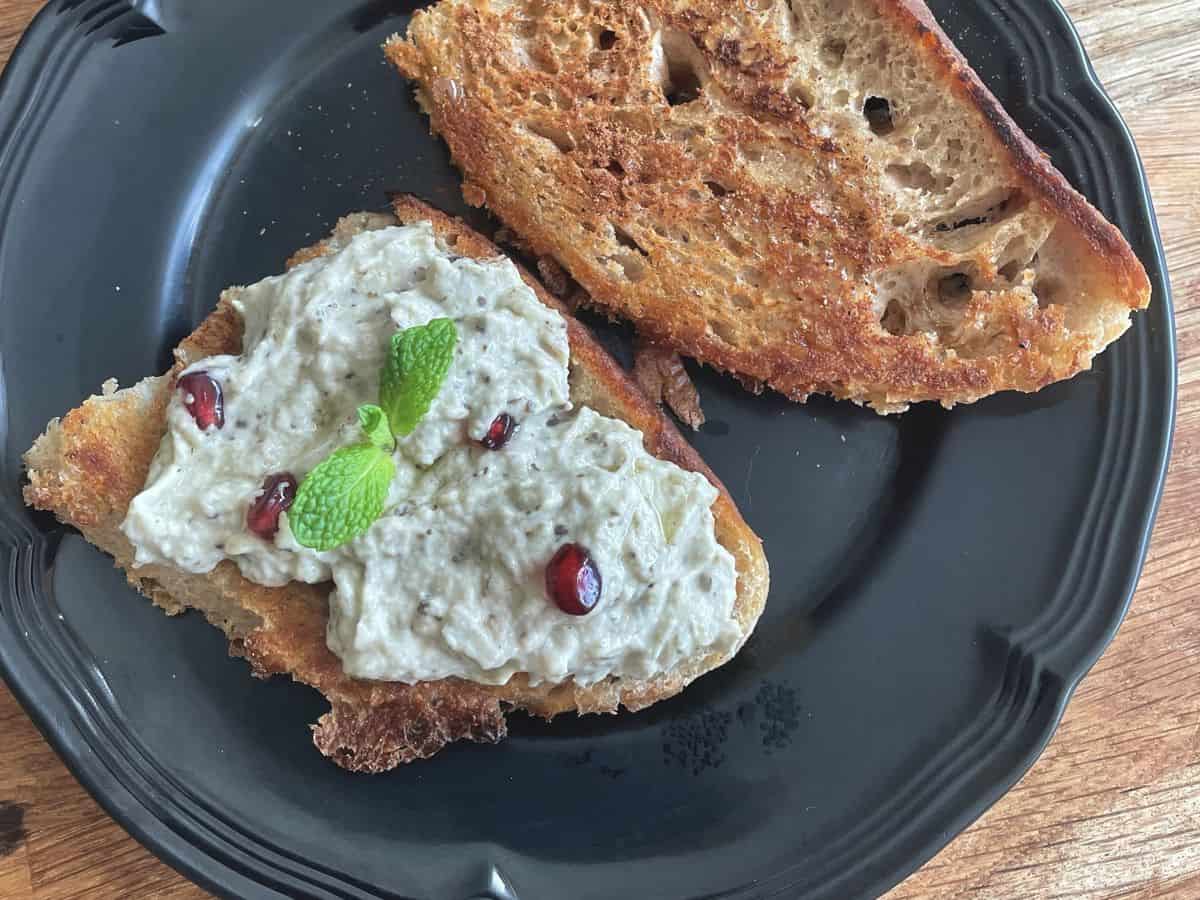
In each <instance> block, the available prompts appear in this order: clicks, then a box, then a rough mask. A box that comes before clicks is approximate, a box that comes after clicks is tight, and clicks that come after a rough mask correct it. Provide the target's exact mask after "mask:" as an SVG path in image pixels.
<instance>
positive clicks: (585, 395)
mask: <svg viewBox="0 0 1200 900" xmlns="http://www.w3.org/2000/svg"><path fill="white" fill-rule="evenodd" d="M397 220H398V221H399V222H402V223H409V222H415V221H421V220H429V221H431V222H432V223H433V226H434V229H435V231H436V232H437V233H438V234H439V235H440V236H441V237H442V239H443V240H445V241H446V242H447V243H449V244H450V245H452V246H453V248H454V250H455V252H457V253H459V254H462V255H465V256H472V257H479V258H483V257H494V256H497V255H498V253H499V252H498V251H497V250H496V248H495V247H494V246H493V245H491V244H490V243H489V242H487V241H486V240H484V239H483V238H482V237H480V236H479V235H477V234H476V233H474V232H472V231H471V230H470V229H469V228H467V227H466V226H465V225H463V224H462V223H461V222H459V221H457V220H454V219H451V218H449V217H448V216H446V215H444V214H443V213H441V212H438V211H437V210H434V209H432V208H430V207H428V206H426V205H425V204H423V203H421V202H420V201H418V200H416V199H414V198H411V197H397V198H396V199H395V201H394V216H385V215H379V214H367V213H358V214H354V215H351V216H347V217H346V218H344V219H343V220H342V221H341V222H339V223H338V226H337V228H336V229H335V232H334V234H333V235H332V236H331V237H330V238H329V239H327V240H326V241H323V242H321V243H320V244H318V245H316V246H315V247H311V248H307V249H306V250H303V251H300V252H299V253H297V254H296V256H294V257H293V258H292V260H290V261H289V266H290V265H295V264H297V263H299V262H302V261H304V260H305V259H311V258H313V257H314V256H317V255H321V254H323V253H326V252H330V251H331V250H333V249H336V248H337V247H338V246H340V244H341V243H342V242H344V241H345V240H347V239H349V237H351V236H352V235H353V234H355V233H357V232H359V231H361V230H364V229H367V228H377V227H382V226H383V225H387V224H395V223H396V221H397ZM521 274H522V277H523V278H524V279H525V280H526V282H527V283H528V284H529V285H530V287H531V288H533V290H534V292H535V293H536V294H537V296H538V299H539V300H541V301H542V302H543V303H546V304H547V305H549V306H552V307H554V308H556V309H558V310H560V311H563V310H562V306H561V304H559V302H558V301H557V300H555V299H554V298H553V297H551V296H550V295H549V294H548V293H547V292H546V291H545V290H544V289H543V288H542V287H541V285H539V284H538V283H537V281H536V280H535V279H533V278H532V277H531V276H530V275H529V274H528V273H527V272H525V271H523V270H522V272H521ZM236 290H237V289H231V290H230V291H227V292H226V293H225V294H224V295H223V296H222V299H221V301H220V303H219V304H218V306H217V308H216V310H214V312H213V313H212V314H211V315H210V316H208V318H206V319H205V320H204V322H202V323H201V324H200V326H199V327H198V328H197V329H196V330H195V331H194V332H193V333H192V334H191V335H190V336H189V337H188V338H187V339H185V340H184V341H183V342H182V343H181V344H180V346H179V347H178V348H177V350H176V359H177V362H176V364H175V366H174V367H173V368H172V369H171V371H170V372H168V373H167V374H166V375H163V376H159V377H155V378H148V379H146V380H144V381H142V382H140V383H139V384H137V385H135V386H134V387H131V388H128V389H126V390H123V391H115V389H113V390H106V392H105V394H104V395H101V396H95V397H92V398H91V399H89V400H87V401H86V402H85V403H84V404H83V405H82V406H80V407H78V408H76V409H74V410H72V411H71V412H69V413H67V414H66V415H65V416H64V417H63V418H62V419H61V420H60V421H58V420H56V421H55V422H51V424H50V426H49V427H48V429H47V431H46V433H45V434H43V435H42V436H41V437H40V438H38V440H37V441H36V442H35V443H34V445H33V447H32V448H31V449H30V450H29V451H28V452H27V453H26V455H25V461H26V466H27V470H28V474H29V484H28V485H27V486H26V488H25V500H26V502H27V503H29V504H30V505H32V506H35V507H37V508H39V509H45V510H49V511H51V512H53V513H54V514H55V515H56V516H58V518H59V519H61V520H62V521H63V522H66V523H67V524H70V525H73V526H75V527H77V528H79V529H80V531H81V532H82V533H83V535H84V537H86V538H87V539H88V540H89V541H90V542H91V543H93V544H95V545H96V546H98V547H100V548H101V549H102V550H104V551H105V552H107V553H110V554H111V555H112V556H113V557H114V558H115V560H116V563H117V565H118V566H119V567H121V568H122V569H124V570H125V573H126V576H127V577H128V579H129V582H130V584H132V585H133V586H134V587H135V588H137V589H138V590H139V591H141V592H142V593H143V594H145V595H146V596H148V597H150V598H151V599H152V600H153V601H154V602H155V603H156V604H157V605H159V606H161V607H162V608H163V609H164V610H166V611H167V612H168V613H171V614H174V613H178V612H182V611H183V610H185V609H188V608H196V609H199V610H201V611H202V612H203V613H204V614H205V616H206V617H207V618H208V619H209V621H211V622H212V623H213V624H214V625H217V626H219V627H221V628H222V630H224V632H225V633H226V635H227V637H228V638H229V641H230V652H231V653H232V654H234V655H237V656H242V657H244V658H245V659H246V660H247V661H248V662H249V663H250V665H251V667H252V671H253V673H254V674H255V675H258V676H260V677H266V676H269V675H276V674H286V675H290V676H291V677H292V678H293V679H295V680H296V681H299V682H302V683H304V684H307V685H310V686H312V687H314V688H316V689H317V690H319V691H320V692H321V693H322V694H324V695H325V697H326V699H328V701H329V703H330V706H331V709H330V711H329V712H328V713H326V714H325V715H323V716H322V717H321V718H320V720H319V721H318V722H317V723H316V724H315V725H314V726H313V742H314V743H315V744H316V746H317V747H318V749H320V751H321V752H322V753H324V754H325V755H326V756H328V757H330V758H331V759H332V760H333V761H334V762H336V763H337V764H338V765H340V766H343V767H344V768H347V769H351V770H354V771H360V772H380V771H384V770H386V769H390V768H393V767H395V766H396V765H398V764H400V763H406V762H411V761H412V760H415V759H420V758H424V757H428V756H430V755H432V754H433V753H436V752H437V751H438V750H439V749H440V748H441V747H443V746H444V745H445V744H447V743H449V742H451V741H455V740H473V741H482V742H495V741H499V740H500V739H502V738H503V737H504V735H505V714H506V713H507V712H508V711H510V710H513V709H524V710H528V711H529V712H531V713H533V714H534V715H538V716H543V717H546V718H550V717H552V716H555V715H557V714H559V713H563V712H568V711H577V712H579V713H590V712H609V713H611V712H616V711H617V709H618V707H619V706H624V707H626V708H628V709H631V710H637V709H641V708H643V707H646V706H649V705H650V704H652V703H654V702H656V701H658V700H661V699H663V698H665V697H669V696H671V695H673V694H675V693H678V692H679V691H680V690H682V689H683V688H684V687H685V686H686V685H687V684H688V683H689V682H691V681H692V680H693V679H695V678H696V677H698V676H699V675H701V674H703V673H704V672H706V671H709V670H710V669H712V668H715V667H716V666H718V665H720V664H721V663H723V662H725V661H726V659H727V658H728V656H721V655H719V654H709V655H705V656H703V657H699V658H695V659H692V660H689V661H688V662H687V663H686V664H685V665H683V666H681V667H679V668H678V669H677V670H675V671H673V672H669V673H665V674H664V675H662V676H660V677H656V678H654V679H649V680H643V681H622V680H619V679H612V678H610V679H608V680H606V681H602V682H599V683H597V684H594V685H590V686H587V687H581V686H578V685H575V684H574V683H573V682H571V681H567V682H565V683H562V684H557V685H538V686H530V685H529V684H528V682H527V679H526V678H525V676H524V675H517V676H514V677H513V679H511V680H510V681H509V682H508V683H507V684H504V685H499V686H491V685H482V684H476V683H473V682H469V681H466V680H463V679H458V678H447V679H442V680H439V681H431V682H422V683H419V684H415V685H404V684H399V683H394V682H374V681H365V680H360V679H355V678H350V677H348V676H346V675H345V674H344V672H343V671H342V667H341V662H340V660H338V658H337V657H336V656H335V655H334V654H333V653H332V652H331V651H330V650H329V648H328V647H327V645H326V641H325V629H326V622H327V617H328V602H327V598H328V591H329V585H327V584H326V585H307V584H300V583H297V582H292V583H290V584H288V585H285V586H283V587H277V588H272V587H263V586H261V585H257V584H254V583H252V582H250V581H248V580H246V579H245V578H243V577H242V576H241V574H240V573H239V571H238V570H237V567H236V566H235V565H234V564H233V563H231V562H229V561H225V562H222V563H221V564H220V565H218V566H217V567H216V568H215V569H214V570H213V571H212V572H210V573H207V574H204V575H191V574H188V573H184V572H180V571H178V570H175V569H173V568H171V567H167V566H145V567H140V568H134V567H133V565H132V559H133V550H132V547H131V546H130V545H129V542H128V541H127V540H126V538H125V536H124V535H123V534H122V532H121V531H120V523H121V521H122V520H123V519H124V516H125V511H126V510H127V508H128V505H129V502H130V500H131V499H132V498H133V497H134V495H135V494H137V493H138V492H139V491H140V490H141V489H142V486H143V484H144V482H145V478H146V472H147V470H148V468H149V465H150V461H151V459H152V457H153V455H154V453H155V451H156V450H157V448H158V444H159V442H160V440H161V437H162V434H163V432H164V430H165V413H166V404H167V401H168V400H169V398H170V395H171V392H172V390H173V389H174V381H175V378H176V376H177V375H178V373H179V372H180V371H181V370H182V369H183V368H184V367H185V366H187V365H189V364H190V363H191V362H194V361H195V360H198V359H202V358H204V357H206V356H211V355H214V354H220V353H237V352H240V350H241V334H242V325H241V320H240V317H239V316H238V314H237V312H236V311H235V310H234V308H233V306H232V305H231V302H230V300H231V298H232V296H233V295H234V294H235V293H236ZM564 316H566V320H567V324H568V338H569V342H570V348H571V376H570V378H571V395H572V399H573V400H575V401H576V402H578V403H584V404H587V405H589V406H593V407H594V408H596V409H597V410H598V411H600V412H602V413H605V414H608V415H615V416H618V417H620V418H622V419H624V420H625V421H627V422H628V423H629V424H631V425H633V426H634V427H635V428H638V429H639V430H641V431H642V433H643V435H644V436H645V444H646V448H647V450H648V451H649V452H651V453H653V454H654V455H656V456H658V457H660V458H662V459H668V460H670V461H672V462H675V463H676V464H678V465H680V466H682V467H683V468H686V469H689V470H692V471H696V472H700V473H701V474H703V475H704V476H705V477H707V478H708V479H709V480H710V481H712V482H713V484H714V485H716V486H717V487H718V489H719V496H718V498H717V500H716V501H715V503H714V507H713V512H714V517H715V520H716V528H717V538H718V540H719V541H720V543H721V544H722V545H723V546H724V547H725V548H726V549H728V550H729V551H730V553H732V554H733V556H734V559H735V561H736V566H737V572H738V597H737V602H736V615H737V618H738V621H739V624H740V625H741V628H742V632H743V641H744V639H745V637H747V636H749V634H750V632H751V631H752V630H753V627H754V624H755V622H756V621H757V619H758V617H759V615H760V614H761V612H762V608H763V605H764V603H765V601H766V595H767V586H768V572H767V564H766V559H765V557H764V556H763V553H762V547H761V542H760V541H759V539H758V537H757V536H756V535H755V534H754V533H753V531H751V530H750V528H749V526H748V525H746V523H745V521H744V520H743V519H742V518H741V515H740V514H739V513H738V511H737V509H736V507H735V506H734V504H733V501H732V499H731V498H730V497H729V494H728V492H727V491H726V490H725V488H724V486H723V485H721V484H720V482H719V481H718V480H717V479H716V477H715V476H714V475H713V473H712V472H711V471H710V470H709V469H708V468H707V466H705V465H704V463H703V462H702V461H701V460H700V458H699V456H698V455H697V454H696V452H695V451H694V450H693V449H692V448H691V447H690V446H689V445H688V444H687V443H686V441H684V440H683V438H682V437H681V436H680V434H679V432H678V431H677V430H676V429H675V427H674V426H673V425H671V423H670V422H669V421H667V420H666V419H665V418H664V416H663V415H662V414H661V413H660V412H659V411H658V410H656V409H655V408H654V407H653V405H652V404H650V403H649V402H648V401H647V400H646V398H645V397H644V396H643V395H642V394H641V393H640V392H639V391H638V390H637V388H636V387H635V386H634V385H633V384H632V383H631V381H630V380H629V378H628V377H627V376H626V374H625V373H624V372H623V371H622V370H621V369H620V368H619V367H618V366H617V365H616V363H615V362H614V361H613V360H612V358H611V357H609V356H608V355H607V354H606V353H605V352H604V350H603V349H601V347H600V346H599V345H598V344H597V343H596V342H595V340H594V338H592V336H591V335H590V333H589V332H588V331H587V329H586V328H584V327H583V326H582V325H581V324H579V323H578V322H577V321H575V320H574V319H573V318H571V317H570V316H569V315H568V314H566V313H565V312H564ZM739 646H740V645H739ZM729 655H730V656H731V655H732V654H729Z"/></svg>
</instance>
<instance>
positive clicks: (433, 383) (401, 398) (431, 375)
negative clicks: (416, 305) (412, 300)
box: [379, 319, 458, 437]
mask: <svg viewBox="0 0 1200 900" xmlns="http://www.w3.org/2000/svg"><path fill="white" fill-rule="evenodd" d="M457 343H458V331H457V330H456V329H455V328H454V323H453V322H452V321H451V320H449V319H434V320H433V321H431V322H429V323H428V324H426V325H422V326H421V327H419V328H406V329H405V330H404V331H400V332H397V333H396V334H394V335H392V348H391V353H389V354H388V359H387V363H386V364H385V365H384V367H383V375H382V376H381V377H380V380H379V405H380V406H382V407H383V411H384V412H385V413H387V418H388V421H389V422H391V424H392V433H393V434H395V435H396V436H397V437H401V436H403V435H406V434H411V433H412V430H413V429H414V428H416V427H417V423H418V422H420V421H421V419H422V418H423V417H424V415H425V414H426V413H427V412H429V407H430V405H431V404H432V403H433V398H434V397H436V396H437V395H438V391H440V390H441V389H442V382H444V381H445V380H446V373H447V372H449V371H450V363H451V362H452V361H453V359H454V346H455V344H457Z"/></svg>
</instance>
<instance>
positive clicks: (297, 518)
mask: <svg viewBox="0 0 1200 900" xmlns="http://www.w3.org/2000/svg"><path fill="white" fill-rule="evenodd" d="M395 475H396V464H395V463H394V462H392V457H391V454H389V453H386V452H385V451H383V450H381V449H379V447H377V446H375V445H374V444H355V445H353V446H351V447H343V448H342V449H341V450H335V451H334V452H333V453H331V454H330V455H329V456H327V457H326V458H325V460H324V461H323V462H322V463H321V464H320V465H318V466H317V467H316V468H315V469H313V470H312V471H311V472H309V473H308V475H306V476H305V478H304V481H302V482H301V483H300V489H299V490H298V491H296V500H295V502H294V503H292V508H291V509H290V510H288V512H287V517H288V524H289V525H290V526H291V528H292V534H294V535H295V536H296V541H297V542H298V543H299V544H301V545H302V546H305V547H310V548H312V549H313V550H332V549H333V548H335V547H340V546H341V545H342V544H344V543H346V542H347V541H349V540H353V539H354V538H356V537H358V536H359V535H360V534H362V533H363V532H365V531H366V530H367V529H368V528H370V527H371V523H373V522H374V521H375V520H376V519H378V518H379V514H380V513H382V512H383V503H384V501H385V500H386V499H387V493H388V487H389V486H390V485H391V483H392V478H393V477H395Z"/></svg>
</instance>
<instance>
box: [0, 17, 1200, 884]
mask: <svg viewBox="0 0 1200 900" xmlns="http://www.w3.org/2000/svg"><path fill="white" fill-rule="evenodd" d="M37 5H38V4H37V2H36V0H0V61H3V60H5V59H7V57H8V53H9V52H10V50H11V48H12V46H13V44H14V43H15V41H16V39H17V37H18V36H19V34H20V33H21V31H22V30H23V29H24V28H25V26H26V25H27V24H28V22H29V20H30V18H32V15H33V13H34V11H35V9H36V7H37ZM1067 7H1068V9H1069V10H1070V12H1071V14H1072V16H1073V17H1074V19H1075V22H1076V24H1077V26H1078V27H1079V30H1080V33H1081V34H1082V35H1083V38H1084V42H1085V43H1086V44H1087V46H1088V50H1089V52H1090V53H1091V56H1092V60H1093V62H1094V63H1095V66H1096V69H1097V71H1098V72H1099V73H1100V76H1101V78H1102V79H1103V80H1104V82H1105V84H1106V85H1107V87H1108V89H1109V91H1110V93H1111V94H1112V95H1113V96H1114V98H1115V99H1116V101H1117V104H1118V105H1119V106H1120V107H1121V110H1122V112H1123V113H1124V115H1125V117H1126V119H1127V121H1128V122H1129V125H1130V127H1131V129H1132V130H1133V133H1134V135H1135V136H1136V138H1137V141H1138V145H1139V147H1140V148H1141V152H1142V157H1143V159H1144V161H1145V165H1146V169H1147V172H1148V173H1149V176H1150V181H1151V184H1152V186H1153V190H1154V197H1155V202H1156V204H1157V207H1158V214H1159V221H1160V224H1161V227H1162V231H1163V238H1164V240H1165V242H1166V246H1167V257H1168V261H1169V264H1170V269H1171V273H1172V282H1173V284H1174V288H1175V304H1176V323H1177V327H1178V329H1179V351H1180V382H1181V390H1180V402H1179V424H1178V429H1177V431H1176V436H1175V450H1174V454H1173V459H1172V465H1171V473H1170V476H1169V478H1168V481H1167V488H1166V493H1165V496H1164V498H1163V506H1162V511H1161V513H1160V514H1159V518H1158V525H1157V527H1156V529H1155V533H1154V541H1153V543H1152V546H1151V552H1150V558H1149V561H1148V562H1147V565H1146V570H1145V573H1144V574H1143V576H1142V581H1141V585H1140V587H1139V589H1138V593H1137V596H1136V597H1135V599H1134V603H1133V609H1132V611H1131V613H1130V616H1129V619H1128V620H1127V621H1126V623H1125V625H1124V626H1123V627H1122V629H1121V631H1120V634H1119V635H1118V636H1117V639H1116V641H1114V643H1113V645H1112V646H1111V647H1110V648H1109V650H1108V652H1107V653H1105V655H1104V657H1103V658H1102V659H1101V660H1100V662H1099V663H1098V664H1097V666H1096V667H1095V669H1094V670H1093V671H1092V672H1091V674H1090V675H1088V677H1087V678H1086V679H1085V680H1084V682H1083V684H1082V686H1081V687H1080V689H1079V691H1078V692H1077V694H1076V696H1075V699H1074V701H1073V702H1072V703H1071V706H1070V708H1069V709H1068V711H1067V715H1066V718H1065V719H1064V721H1063V724H1062V727H1061V728H1060V729H1059V731H1058V734H1057V735H1056V737H1055V738H1054V740H1053V742H1052V743H1051V745H1050V747H1049V749H1048V750H1047V751H1046V753H1045V755H1044V756H1043V757H1042V759H1041V760H1040V761H1039V762H1038V763H1037V765H1036V766H1034V768H1033V769H1032V770H1031V771H1030V773H1029V774H1028V775H1027V776H1026V777H1025V779H1024V780H1023V781H1022V782H1021V783H1020V784H1019V785H1018V786H1017V787H1016V788H1015V789H1014V790H1013V791H1012V792H1010V793H1009V794H1008V795H1007V796H1006V797H1005V798H1004V799H1003V800H1001V801H1000V802H999V803H997V804H996V806H995V807H994V808H993V809H992V810H991V811H989V812H988V813H987V814H986V815H984V816H983V818H982V819H980V820H979V821H978V822H977V823H976V824H975V825H974V826H972V827H971V828H970V829H968V830H967V831H966V832H965V833H964V834H962V835H961V836H960V837H959V838H957V839H956V840H955V841H954V842H953V843H951V844H950V846H949V847H947V848H946V849H945V850H944V851H943V852H942V853H941V854H940V855H938V856H937V857H936V858H935V859H934V860H932V861H931V862H930V863H929V864H928V865H926V866H925V867H924V868H923V869H922V870H921V871H920V872H918V873H917V874H916V875H914V876H913V877H912V878H910V879H909V880H908V881H906V882H905V883H904V884H902V885H900V886H899V887H898V888H896V889H895V890H894V891H893V892H892V893H891V894H889V895H888V896H889V898H890V900H915V898H937V900H942V898H947V900H948V898H958V897H977V898H1011V897H1036V898H1048V900H1049V898H1066V897H1071V898H1097V900H1098V898H1105V900H1110V898H1112V900H1115V898H1160V897H1200V603H1196V602H1194V601H1195V599H1196V598H1197V595H1198V594H1200V528H1197V527H1196V524H1195V522H1196V513H1195V509H1196V508H1197V506H1198V505H1200V88H1198V87H1197V85H1200V27H1198V26H1197V23H1198V22H1200V0H1116V2H1106V0H1067ZM0 801H5V802H2V803H0V854H5V851H6V850H8V852H7V854H5V855H0V896H3V897H8V898H14V900H23V898H37V900H46V898H72V897H80V898H83V897H87V898H108V897H114V898H115V897H135V898H137V897H172V898H175V897H180V898H191V897H205V896H207V894H206V893H205V892H204V891H202V890H200V889H199V888H197V887H195V886H193V885H191V884H189V883H188V882H187V881H186V880H185V879H184V878H182V877H181V876H180V875H178V874H176V873H175V872H174V871H172V870H171V869H169V868H168V867H167V866H165V865H163V864H162V863H160V862H158V861H157V860H156V859H155V858H154V857H153V856H151V854H150V853H149V852H147V851H146V850H144V849H143V848H142V847H141V846H140V845H138V844H137V843H136V842H135V841H134V840H133V839H132V838H130V837H129V836H128V835H127V834H126V833H125V832H124V831H123V830H122V829H121V828H120V826H118V825H116V824H115V823H114V822H113V821H112V820H111V819H109V818H108V817H107V816H106V815H105V814H104V813H103V811H102V810H100V808H99V807H98V806H97V805H96V804H95V802H94V801H92V800H91V798H90V797H89V796H88V795H87V794H86V793H85V792H84V791H83V790H82V788H80V786H79V785H78V784H77V783H76V782H75V780H74V779H73V778H72V776H71V775H70V774H69V773H68V772H67V770H66V769H65V768H64V767H63V765H62V763H61V762H59V760H58V758H57V757H56V756H55V755H54V754H53V753H52V752H51V750H50V749H49V747H48V746H47V745H46V743H45V742H44V741H43V740H42V738H41V736H40V735H39V734H38V733H37V731H36V730H35V728H34V727H33V725H32V724H31V723H30V721H29V719H28V718H27V717H26V716H25V714H24V713H23V712H22V711H21V710H20V708H19V707H18V706H17V703H16V701H15V700H14V699H13V698H12V696H11V695H10V694H9V693H8V692H7V690H4V689H3V688H0Z"/></svg>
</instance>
